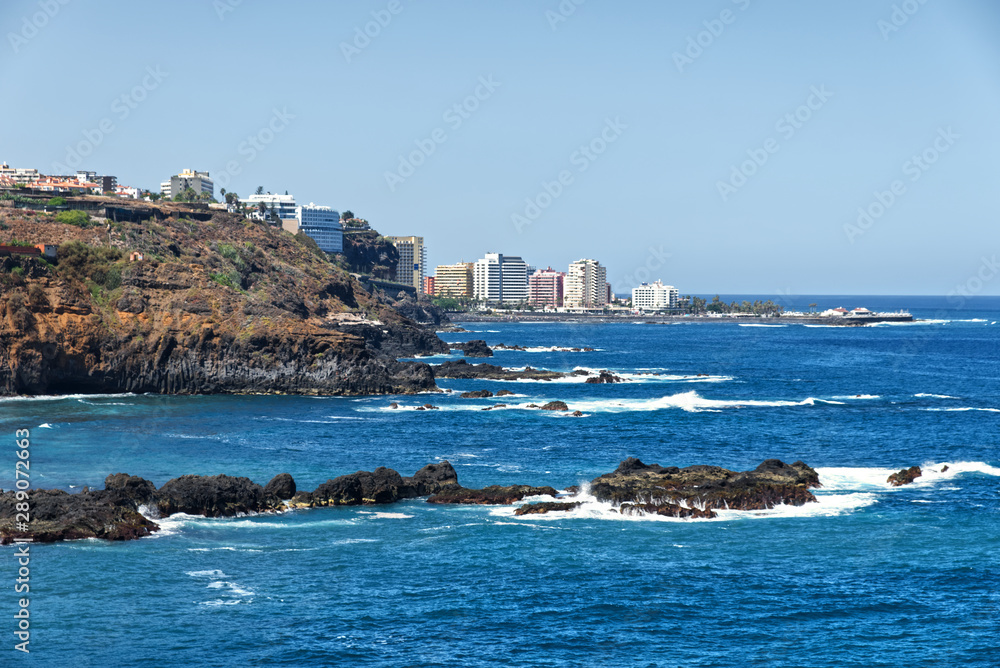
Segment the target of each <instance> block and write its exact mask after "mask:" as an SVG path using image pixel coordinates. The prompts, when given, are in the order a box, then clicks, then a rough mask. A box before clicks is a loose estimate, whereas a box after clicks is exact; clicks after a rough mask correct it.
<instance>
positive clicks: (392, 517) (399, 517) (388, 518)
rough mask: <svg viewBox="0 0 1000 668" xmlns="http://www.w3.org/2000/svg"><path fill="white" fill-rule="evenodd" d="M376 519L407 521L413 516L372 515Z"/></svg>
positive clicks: (404, 514) (396, 514)
mask: <svg viewBox="0 0 1000 668" xmlns="http://www.w3.org/2000/svg"><path fill="white" fill-rule="evenodd" d="M373 515H374V516H375V518H376V519H380V520H409V519H413V517H414V516H413V515H407V514H406V513H373Z"/></svg>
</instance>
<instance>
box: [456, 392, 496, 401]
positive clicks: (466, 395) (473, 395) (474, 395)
mask: <svg viewBox="0 0 1000 668" xmlns="http://www.w3.org/2000/svg"><path fill="white" fill-rule="evenodd" d="M459 396H460V397H462V398H463V399H488V398H490V397H492V396H493V393H492V392H490V391H489V390H475V391H473V392H462V394H460V395H459Z"/></svg>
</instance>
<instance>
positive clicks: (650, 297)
mask: <svg viewBox="0 0 1000 668" xmlns="http://www.w3.org/2000/svg"><path fill="white" fill-rule="evenodd" d="M679 298H680V293H679V292H678V291H677V288H675V287H674V286H672V285H664V284H663V281H656V282H655V283H643V284H642V285H640V286H639V287H636V288H632V308H635V309H648V310H657V309H667V308H677V301H678V299H679Z"/></svg>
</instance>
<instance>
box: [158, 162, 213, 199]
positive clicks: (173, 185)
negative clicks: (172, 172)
mask: <svg viewBox="0 0 1000 668" xmlns="http://www.w3.org/2000/svg"><path fill="white" fill-rule="evenodd" d="M188 188H190V189H191V190H193V191H194V193H195V194H196V195H201V194H206V193H207V194H208V196H209V197H213V198H214V197H215V182H214V181H213V180H212V179H211V178H210V177H209V175H208V172H198V171H193V170H190V169H185V170H183V171H182V172H181V173H180V174H177V175H176V176H171V177H170V180H169V181H164V182H163V183H161V184H160V194H162V195H163V196H164V197H176V196H177V195H179V194H181V193H182V192H184V191H185V190H187V189H188Z"/></svg>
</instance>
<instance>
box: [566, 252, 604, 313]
mask: <svg viewBox="0 0 1000 668" xmlns="http://www.w3.org/2000/svg"><path fill="white" fill-rule="evenodd" d="M564 289H565V295H564V298H563V305H564V306H566V307H567V308H586V309H591V308H603V307H604V306H605V305H606V304H607V303H608V270H607V268H606V267H603V266H601V263H600V262H598V261H597V260H590V259H583V260H577V261H576V262H573V263H571V264H570V265H569V271H568V272H567V273H566V279H565V288H564Z"/></svg>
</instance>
